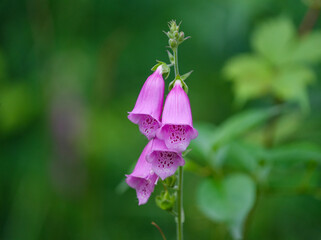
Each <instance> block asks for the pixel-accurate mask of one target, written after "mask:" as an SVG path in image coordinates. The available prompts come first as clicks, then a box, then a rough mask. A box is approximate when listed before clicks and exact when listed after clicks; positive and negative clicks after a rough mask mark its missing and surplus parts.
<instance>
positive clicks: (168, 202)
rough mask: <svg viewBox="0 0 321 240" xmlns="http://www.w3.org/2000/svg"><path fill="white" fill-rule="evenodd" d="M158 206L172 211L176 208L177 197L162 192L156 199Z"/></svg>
mask: <svg viewBox="0 0 321 240" xmlns="http://www.w3.org/2000/svg"><path fill="white" fill-rule="evenodd" d="M155 201H156V205H157V206H158V207H159V208H160V209H162V210H166V211H171V210H173V208H174V205H175V202H176V195H175V194H170V193H169V192H168V191H162V192H161V194H160V195H158V196H157V197H156V199H155Z"/></svg>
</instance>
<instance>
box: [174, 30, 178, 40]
mask: <svg viewBox="0 0 321 240" xmlns="http://www.w3.org/2000/svg"><path fill="white" fill-rule="evenodd" d="M178 36H179V34H178V31H175V32H174V37H175V38H176V39H177V38H178Z"/></svg>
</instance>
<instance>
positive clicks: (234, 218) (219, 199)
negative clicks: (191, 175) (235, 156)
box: [197, 174, 256, 239]
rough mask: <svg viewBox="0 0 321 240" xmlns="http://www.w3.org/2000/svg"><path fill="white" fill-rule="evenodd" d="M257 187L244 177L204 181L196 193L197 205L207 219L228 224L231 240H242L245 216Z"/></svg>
mask: <svg viewBox="0 0 321 240" xmlns="http://www.w3.org/2000/svg"><path fill="white" fill-rule="evenodd" d="M255 192H256V186H255V183H254V182H253V180H252V179H251V178H250V177H248V176H247V175H243V174H233V175H229V176H228V177H226V178H224V179H222V180H218V179H206V180H204V181H203V182H202V183H201V184H200V186H199V189H198V192H197V201H198V206H199V208H200V209H201V211H202V212H203V213H204V215H206V216H207V217H208V218H209V219H211V220H213V221H217V222H223V223H226V224H228V226H229V229H230V231H231V233H232V236H233V238H234V239H241V238H242V232H243V226H244V222H245V219H246V216H247V215H248V213H249V212H250V210H251V209H252V207H253V205H254V202H255V195H256V194H255Z"/></svg>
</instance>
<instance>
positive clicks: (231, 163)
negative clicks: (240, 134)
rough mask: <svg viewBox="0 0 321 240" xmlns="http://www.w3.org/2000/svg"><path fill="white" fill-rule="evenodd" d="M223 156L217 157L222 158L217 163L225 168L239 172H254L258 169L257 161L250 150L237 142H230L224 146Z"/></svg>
mask: <svg viewBox="0 0 321 240" xmlns="http://www.w3.org/2000/svg"><path fill="white" fill-rule="evenodd" d="M224 149H225V154H224V155H220V156H218V157H221V158H222V157H223V158H224V159H220V160H219V162H220V163H223V162H224V165H225V166H226V167H229V168H233V169H236V170H240V171H248V172H254V171H255V170H256V169H257V167H258V159H256V156H255V155H254V154H252V152H251V149H248V148H246V147H245V146H244V145H242V144H240V143H238V142H231V143H229V144H227V145H226V146H224Z"/></svg>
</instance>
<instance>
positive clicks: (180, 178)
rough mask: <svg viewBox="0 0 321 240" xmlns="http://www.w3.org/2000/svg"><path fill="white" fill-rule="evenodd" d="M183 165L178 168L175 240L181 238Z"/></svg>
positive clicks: (180, 239)
mask: <svg viewBox="0 0 321 240" xmlns="http://www.w3.org/2000/svg"><path fill="white" fill-rule="evenodd" d="M183 221H184V210H183V167H179V168H178V190H177V218H176V226H177V240H183Z"/></svg>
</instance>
